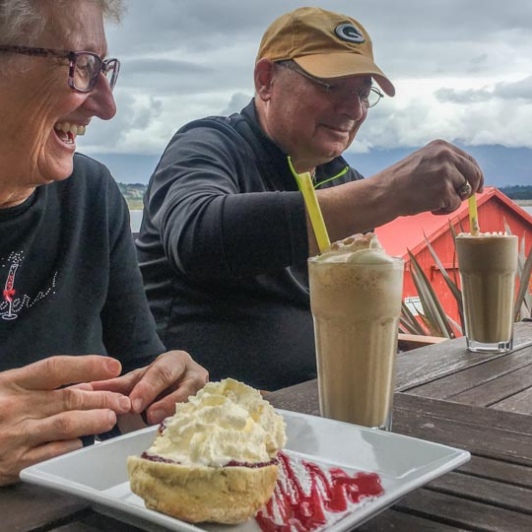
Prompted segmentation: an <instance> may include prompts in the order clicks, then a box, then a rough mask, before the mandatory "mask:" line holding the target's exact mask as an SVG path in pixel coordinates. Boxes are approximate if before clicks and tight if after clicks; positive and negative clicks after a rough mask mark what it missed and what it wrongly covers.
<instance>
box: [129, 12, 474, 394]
mask: <svg viewBox="0 0 532 532" xmlns="http://www.w3.org/2000/svg"><path fill="white" fill-rule="evenodd" d="M254 80H255V90H256V94H255V97H254V99H253V101H252V102H251V103H250V104H249V105H248V106H247V107H246V108H244V109H243V110H242V111H241V112H240V113H238V114H235V115H232V116H229V117H214V118H213V117H211V118H208V119H202V120H198V121H195V122H192V123H190V124H188V125H186V126H185V127H183V128H182V129H181V130H180V131H178V132H177V133H176V135H175V136H174V137H173V139H172V140H171V141H170V144H169V145H168V147H167V149H166V151H165V152H164V154H163V156H162V158H161V160H160V162H159V164H158V166H157V168H156V170H155V173H154V174H153V176H152V178H151V181H150V184H149V187H148V191H147V194H146V197H145V210H144V222H143V225H142V227H141V232H140V236H139V239H138V240H137V248H138V255H139V259H140V265H141V271H142V274H143V277H144V283H145V287H146V291H147V295H148V299H149V301H150V306H151V310H152V312H153V314H154V316H155V319H156V322H157V327H158V332H159V335H160V337H161V339H162V340H163V342H165V343H166V344H167V345H169V346H174V345H181V346H184V348H185V349H187V350H189V351H190V352H191V354H192V355H193V356H195V357H196V358H197V359H198V361H200V362H201V363H202V364H204V365H205V366H206V367H207V369H208V370H209V372H210V374H211V377H213V378H219V377H224V376H227V375H231V376H233V377H236V378H238V379H242V380H244V381H246V382H248V383H250V384H252V385H255V386H257V387H260V388H263V389H276V388H279V387H282V386H286V385H291V384H295V383H298V382H301V381H304V380H306V379H310V378H313V377H315V375H316V365H315V354H314V339H313V327H312V317H311V313H310V309H309V293H308V278H307V267H306V260H307V258H308V257H309V256H311V255H314V254H316V253H317V251H318V250H317V245H316V242H315V238H314V234H313V232H312V229H311V226H310V224H309V220H308V218H307V215H306V212H305V205H304V200H303V197H302V195H301V193H300V192H299V191H298V188H297V184H296V181H295V179H294V176H293V175H292V173H291V171H290V168H289V161H288V157H290V159H291V162H292V164H293V166H294V168H295V170H296V171H297V172H299V173H302V172H310V173H311V175H312V176H313V178H314V183H315V188H316V193H317V197H318V201H319V204H320V206H321V209H322V211H323V215H324V219H325V223H326V225H327V228H328V231H329V234H330V237H331V240H338V239H341V238H344V237H346V236H348V235H350V234H353V233H357V232H364V231H367V230H369V229H371V228H374V227H377V226H379V225H382V224H384V223H386V222H389V221H391V220H393V219H394V218H396V217H398V216H404V215H411V214H416V213H419V212H422V211H432V212H434V213H436V214H440V213H441V214H446V213H450V212H452V211H453V210H455V209H456V208H458V206H459V205H460V203H461V202H462V200H464V199H465V198H466V197H468V196H469V195H470V194H471V193H472V192H475V191H477V190H481V189H482V184H483V177H482V172H481V170H480V168H479V167H478V166H477V164H476V163H475V161H474V160H473V159H472V158H471V157H470V156H469V155H467V154H466V153H464V152H463V151H461V150H459V149H458V148H456V147H454V146H452V145H450V144H448V143H446V142H443V141H435V142H432V143H431V144H429V145H428V146H426V147H424V148H422V149H421V150H419V151H417V152H415V153H412V154H411V155H410V156H408V157H407V158H406V159H404V160H402V161H400V162H398V163H397V164H395V165H394V166H392V167H390V168H387V169H385V170H383V171H382V172H380V173H379V174H377V175H374V176H372V177H370V178H368V179H362V176H361V175H360V174H359V173H358V172H357V171H356V170H354V169H353V168H350V167H349V165H348V164H347V163H346V161H345V160H344V159H343V158H342V153H343V152H344V151H345V150H346V149H347V148H348V147H349V146H350V144H351V143H352V142H353V139H354V138H355V135H356V133H357V132H358V130H359V128H360V127H361V125H362V124H363V122H364V120H365V119H366V117H367V115H368V112H369V110H370V108H371V107H372V106H373V105H375V104H376V103H377V101H378V100H379V98H380V97H381V96H382V95H383V94H382V92H381V91H384V92H385V93H386V94H387V95H388V96H393V95H394V92H395V90H394V87H393V85H392V83H391V82H390V81H389V79H388V78H387V77H386V76H385V75H384V73H383V72H382V71H381V70H380V69H379V68H378V67H377V65H376V64H375V62H374V58H373V51H372V43H371V40H370V37H369V35H368V33H367V32H366V30H365V29H364V27H363V26H362V25H361V24H360V23H359V22H358V21H356V20H354V19H352V18H351V17H348V16H346V15H341V14H337V13H333V12H330V11H326V10H323V9H318V8H300V9H296V10H295V11H293V12H290V13H288V14H285V15H283V16H281V17H279V18H278V19H277V20H275V21H274V22H273V23H272V24H271V26H270V27H269V28H268V29H267V30H266V33H265V34H264V36H263V39H262V42H261V44H260V47H259V51H258V55H257V59H256V64H255V71H254ZM374 81H375V82H376V83H377V85H378V86H375V85H373V82H374ZM379 87H380V88H379Z"/></svg>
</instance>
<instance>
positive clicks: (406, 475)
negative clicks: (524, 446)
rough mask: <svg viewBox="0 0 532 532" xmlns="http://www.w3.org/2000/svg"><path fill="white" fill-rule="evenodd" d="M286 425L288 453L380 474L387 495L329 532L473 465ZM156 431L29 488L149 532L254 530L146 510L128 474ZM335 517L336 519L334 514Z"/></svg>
mask: <svg viewBox="0 0 532 532" xmlns="http://www.w3.org/2000/svg"><path fill="white" fill-rule="evenodd" d="M277 412H278V413H279V414H281V415H282V416H283V417H284V419H285V421H286V425H287V436H288V444H287V446H286V449H285V450H286V454H288V455H289V457H290V458H291V459H292V460H296V461H297V460H300V459H305V460H310V461H313V462H315V463H317V464H319V465H320V466H322V467H324V468H330V467H340V468H342V469H343V470H344V471H345V472H346V473H350V474H352V473H355V472H357V471H364V472H374V473H377V474H378V475H379V476H380V478H381V482H382V486H383V488H384V494H382V495H381V496H379V497H377V498H371V499H367V500H366V501H364V502H362V503H359V504H357V505H354V506H353V507H350V509H349V510H348V511H347V512H344V514H341V515H338V514H334V520H332V521H331V522H329V523H328V524H327V525H326V526H325V527H323V528H322V529H326V530H328V531H334V532H341V531H347V530H352V529H353V527H355V526H359V525H361V524H362V523H363V522H365V521H367V520H368V519H370V518H372V517H374V516H375V515H376V514H377V513H379V512H381V511H382V510H384V509H385V508H388V507H389V506H391V505H392V504H393V503H394V502H396V501H397V500H398V499H400V498H401V497H403V496H404V495H405V494H407V493H408V492H410V491H412V490H414V489H416V488H418V487H420V486H422V485H423V484H425V483H427V482H429V481H430V480H432V479H434V478H436V477H438V476H440V475H443V474H444V473H447V472H448V471H450V470H452V469H454V468H456V467H458V466H459V465H461V464H463V463H464V462H467V461H468V460H469V459H470V454H469V453H468V452H467V451H462V450H460V449H455V448H453V447H448V446H446V445H441V444H437V443H431V442H428V441H424V440H419V439H416V438H411V437H408V436H402V435H400V434H394V433H392V432H384V431H380V430H372V429H367V428H364V427H359V426H357V425H351V424H348V423H341V422H338V421H333V420H330V419H325V418H321V417H316V416H308V415H305V414H298V413H295V412H288V411H285V410H277ZM155 431H156V427H149V428H147V429H143V430H140V431H138V432H133V433H131V434H126V435H124V436H120V437H118V438H115V439H112V440H108V441H106V442H104V443H100V444H97V445H92V446H90V447H85V448H84V449H80V450H79V451H75V452H73V453H70V454H66V455H64V456H60V457H58V458H53V459H51V460H48V461H46V462H42V463H40V464H37V465H34V466H32V467H28V468H26V469H24V470H23V471H22V472H21V474H20V477H21V478H22V480H24V481H26V482H31V483H34V484H39V485H41V486H46V487H49V488H52V489H55V490H59V491H63V492H67V493H70V494H73V495H77V496H79V497H82V498H84V499H87V500H89V501H91V502H92V503H93V504H92V505H93V506H94V507H96V508H97V509H98V511H100V512H101V513H104V514H108V515H112V516H113V517H115V518H117V519H120V520H122V521H125V522H128V523H131V524H134V525H135V526H138V527H139V528H144V529H146V530H152V531H156V530H164V529H166V530H185V531H203V530H208V531H211V532H212V531H224V532H255V531H259V530H260V528H259V526H258V525H257V523H256V522H255V521H254V520H250V521H248V522H247V523H245V524H243V525H238V526H217V525H201V526H193V525H190V524H187V523H184V522H182V521H179V520H177V519H173V518H171V517H168V516H166V515H163V514H161V513H158V512H155V511H153V510H147V509H146V508H145V507H144V503H143V501H142V499H140V498H139V497H137V496H136V495H134V494H133V493H131V491H130V489H129V482H128V476H127V469H126V459H127V457H128V456H129V455H140V454H141V453H142V451H144V450H146V449H147V448H148V447H150V446H151V444H152V442H153V439H154V437H155ZM331 519H332V516H331Z"/></svg>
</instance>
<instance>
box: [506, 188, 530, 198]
mask: <svg viewBox="0 0 532 532" xmlns="http://www.w3.org/2000/svg"><path fill="white" fill-rule="evenodd" d="M500 191H501V192H503V193H504V194H506V195H507V196H508V197H509V198H510V199H513V200H532V186H530V185H524V186H519V185H516V186H512V187H502V188H500Z"/></svg>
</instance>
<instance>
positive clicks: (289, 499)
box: [255, 452, 384, 532]
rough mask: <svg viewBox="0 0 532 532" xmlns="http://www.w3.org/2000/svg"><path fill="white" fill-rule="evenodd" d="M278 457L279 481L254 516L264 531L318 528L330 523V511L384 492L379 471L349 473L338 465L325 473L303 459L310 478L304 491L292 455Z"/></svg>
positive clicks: (303, 464)
mask: <svg viewBox="0 0 532 532" xmlns="http://www.w3.org/2000/svg"><path fill="white" fill-rule="evenodd" d="M278 458H279V462H280V464H279V465H280V467H281V474H280V475H279V476H280V480H279V481H278V482H277V486H276V488H275V491H274V493H273V496H272V498H271V499H270V500H269V502H268V503H267V504H266V506H265V507H264V508H263V509H261V510H259V512H258V514H257V516H256V517H255V519H256V521H257V523H258V524H259V526H260V528H261V529H262V530H263V531H264V532H290V531H292V530H297V531H301V532H303V531H311V530H316V529H317V528H320V527H322V526H324V525H326V524H327V515H326V514H327V513H329V514H331V513H332V514H338V513H341V512H345V511H346V510H347V509H348V504H349V503H354V504H356V503H359V502H361V501H362V500H364V499H365V498H368V497H377V496H379V495H382V494H383V493H384V489H383V487H382V485H381V480H380V477H379V475H377V474H376V473H364V472H359V473H355V474H354V475H352V476H350V475H348V474H347V473H345V472H344V471H343V470H342V469H340V468H336V467H333V468H331V469H329V470H328V471H327V472H325V471H324V470H323V469H322V468H321V467H320V466H318V465H317V464H314V463H312V462H308V461H306V460H302V461H301V465H302V466H303V468H304V470H305V473H306V474H307V475H308V478H309V479H310V490H309V489H306V490H304V489H303V486H302V483H301V479H299V478H298V477H297V476H296V473H295V471H294V468H293V465H292V463H291V461H290V458H289V457H288V456H287V455H286V454H284V453H282V452H281V453H279V454H278ZM283 477H284V478H283ZM279 521H281V522H280V523H279Z"/></svg>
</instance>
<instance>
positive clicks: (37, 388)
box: [0, 355, 131, 485]
mask: <svg viewBox="0 0 532 532" xmlns="http://www.w3.org/2000/svg"><path fill="white" fill-rule="evenodd" d="M120 370H121V366H120V363H119V362H118V361H117V360H114V359H111V358H107V357H103V356H99V355H87V356H75V357H71V356H57V357H50V358H47V359H45V360H41V361H39V362H36V363H34V364H30V365H28V366H25V367H22V368H18V369H13V370H9V371H4V372H1V373H0V485H7V484H12V483H14V482H16V481H17V480H18V475H19V473H20V470H21V469H23V468H25V467H28V466H30V465H33V464H36V463H38V462H41V461H43V460H47V459H49V458H53V457H55V456H59V455H62V454H65V453H67V452H70V451H74V450H76V449H79V448H81V447H82V446H83V444H82V442H81V440H80V437H81V436H87V435H91V434H99V433H103V432H106V431H108V430H110V429H112V428H113V426H114V425H115V423H116V420H117V414H124V413H126V412H128V411H129V410H130V409H131V401H130V400H129V398H128V397H126V396H124V395H121V394H119V393H114V392H110V391H93V390H92V389H91V387H90V386H86V385H83V384H78V383H82V382H84V381H86V380H90V381H95V380H98V379H109V378H112V377H115V376H116V375H119V374H120Z"/></svg>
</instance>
